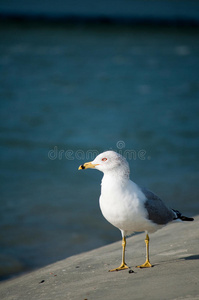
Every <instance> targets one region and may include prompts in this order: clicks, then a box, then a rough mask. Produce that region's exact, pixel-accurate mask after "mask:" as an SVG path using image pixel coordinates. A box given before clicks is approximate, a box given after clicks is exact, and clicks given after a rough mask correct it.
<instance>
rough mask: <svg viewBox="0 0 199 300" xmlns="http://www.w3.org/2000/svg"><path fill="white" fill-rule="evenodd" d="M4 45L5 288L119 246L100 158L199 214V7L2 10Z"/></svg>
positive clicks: (114, 4)
mask: <svg viewBox="0 0 199 300" xmlns="http://www.w3.org/2000/svg"><path fill="white" fill-rule="evenodd" d="M0 41H1V42H0V70H1V71H0V138H1V148H0V149H1V154H0V163H1V168H0V185H1V190H0V193H1V196H0V276H1V279H5V278H8V277H10V276H13V275H16V274H19V273H22V272H25V271H29V270H32V269H34V268H38V267H42V266H44V265H46V264H49V263H52V262H56V261H57V260H59V259H63V258H66V257H68V256H71V255H74V254H77V253H80V252H83V251H86V250H90V249H93V248H96V247H99V246H103V245H106V244H108V243H111V242H114V241H117V240H120V239H121V236H120V232H119V230H117V229H116V228H114V227H113V226H112V225H110V224H109V223H108V222H107V221H106V220H105V219H104V218H103V217H102V215H101V212H100V209H99V204H98V198H99V195H100V182H101V178H102V174H101V173H100V172H98V171H94V170H87V171H85V172H83V171H81V172H80V171H78V170H77V169H78V166H79V165H80V164H82V163H84V162H86V161H88V160H92V159H93V158H94V157H95V155H96V154H97V153H100V152H102V151H105V150H108V149H112V150H115V151H118V152H120V153H121V154H123V155H126V156H127V158H128V161H129V164H130V168H131V179H133V180H134V181H135V182H136V183H138V184H139V185H141V186H145V187H148V188H149V189H151V190H153V191H154V192H155V193H157V194H158V195H159V196H160V197H161V198H162V199H163V200H164V201H165V202H166V203H167V204H168V205H169V206H170V207H172V208H176V209H179V210H180V211H182V212H183V213H184V214H187V215H188V216H194V215H196V214H198V213H199V203H198V192H199V185H198V182H199V173H198V146H199V122H198V116H199V2H198V1H188V0H187V1H175V0H173V1H169V0H168V1H163V0H162V1H156V0H153V1H152V0H151V1H150V0H148V1H144V0H142V1H134V0H128V1H127V0H125V1H124V0H123V1H122V0H121V1H119V0H118V1H113V0H106V1H98V2H97V3H95V4H93V1H91V0H86V1H64V0H58V1H53V0H51V1H45V2H43V1H36V0H31V1H28V2H27V1H23V0H19V1H11V0H10V1H7V0H1V2H0ZM129 153H130V154H131V155H129ZM127 154H128V155H127ZM143 249H144V248H143ZM143 251H144V250H143Z"/></svg>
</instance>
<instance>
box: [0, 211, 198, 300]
mask: <svg viewBox="0 0 199 300" xmlns="http://www.w3.org/2000/svg"><path fill="white" fill-rule="evenodd" d="M113 230H115V229H114V228H113ZM150 238H151V239H150V246H151V247H150V254H151V255H150V256H151V263H152V264H153V265H154V267H153V268H150V269H136V268H135V266H136V265H138V264H141V263H143V262H144V260H145V243H144V239H145V234H144V233H143V234H140V235H136V236H133V237H131V238H128V239H127V251H126V262H127V264H128V265H129V266H130V267H131V268H132V270H134V273H129V271H128V270H124V271H119V272H113V273H111V272H108V270H109V269H110V268H114V267H118V266H119V264H120V262H121V242H117V243H114V244H111V245H108V246H105V247H102V248H99V249H96V250H93V251H90V252H86V253H82V254H80V255H76V256H72V257H69V258H67V259H65V260H63V261H59V262H57V263H54V264H52V265H49V266H47V267H44V268H42V269H40V270H37V271H34V272H32V273H29V274H25V275H22V276H20V277H17V278H14V279H11V280H8V281H4V282H1V284H0V299H1V300H33V299H34V300H40V299H41V300H51V299H53V300H54V299H60V300H63V299H77V300H84V299H88V300H91V299H104V300H105V299H114V300H117V299H118V300H119V299H120V300H121V299H125V300H128V299H147V300H150V299H151V300H156V299H157V300H160V299H161V300H164V299H165V300H170V299H172V300H175V299H178V300H182V299H189V300H191V299H192V300H196V299H199V216H197V217H195V221H194V222H186V223H181V222H177V223H175V224H171V225H169V226H167V227H164V228H163V229H161V230H159V231H158V232H156V233H154V234H151V236H150Z"/></svg>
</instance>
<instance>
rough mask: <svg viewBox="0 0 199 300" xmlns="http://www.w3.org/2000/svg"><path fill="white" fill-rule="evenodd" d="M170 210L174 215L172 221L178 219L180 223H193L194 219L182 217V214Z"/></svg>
mask: <svg viewBox="0 0 199 300" xmlns="http://www.w3.org/2000/svg"><path fill="white" fill-rule="evenodd" d="M172 210H173V212H174V213H175V214H176V218H174V220H177V219H180V220H182V221H194V218H189V217H185V216H182V214H181V213H180V212H179V211H178V210H175V209H172Z"/></svg>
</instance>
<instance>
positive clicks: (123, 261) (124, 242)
mask: <svg viewBox="0 0 199 300" xmlns="http://www.w3.org/2000/svg"><path fill="white" fill-rule="evenodd" d="M125 248H126V238H125V236H124V237H123V238H122V263H121V265H120V266H119V267H118V268H116V269H112V270H109V272H113V271H120V270H125V269H128V268H129V267H128V266H127V264H126V263H125Z"/></svg>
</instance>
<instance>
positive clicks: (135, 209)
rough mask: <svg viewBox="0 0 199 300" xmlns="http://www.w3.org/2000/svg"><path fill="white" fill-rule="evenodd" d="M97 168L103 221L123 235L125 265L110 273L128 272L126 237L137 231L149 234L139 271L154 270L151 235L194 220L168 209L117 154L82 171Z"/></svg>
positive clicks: (88, 164)
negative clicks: (100, 174)
mask: <svg viewBox="0 0 199 300" xmlns="http://www.w3.org/2000/svg"><path fill="white" fill-rule="evenodd" d="M88 168H91V169H97V170H99V171H101V172H103V173H104V176H103V178H102V183H101V195H100V198H99V204H100V209H101V212H102V214H103V216H104V218H105V219H106V220H107V221H108V222H110V223H111V224H112V225H113V226H115V227H117V228H118V229H120V231H121V234H122V263H121V265H120V266H119V267H117V268H115V269H112V270H109V271H110V272H112V271H120V270H125V269H128V268H129V267H128V265H127V264H126V262H125V249H126V237H127V236H129V235H131V234H133V233H135V232H144V231H145V232H146V238H145V244H146V261H145V263H144V264H142V265H140V266H137V268H149V267H152V265H151V263H150V260H149V233H153V232H155V231H157V230H158V229H160V228H162V227H163V226H165V225H167V224H168V223H170V222H172V221H174V220H181V221H193V220H194V219H193V218H188V217H185V216H183V215H182V214H181V213H180V212H179V211H177V210H174V209H170V208H168V207H167V206H166V205H165V204H164V202H163V201H162V200H161V199H160V198H159V197H158V196H156V195H155V194H154V193H152V192H151V191H149V190H147V189H145V188H141V187H139V186H138V185H137V184H136V183H134V182H133V181H131V180H130V178H129V175H130V169H129V164H128V162H127V160H126V159H125V158H124V157H123V156H122V155H120V154H119V153H117V152H114V151H106V152H103V153H101V154H99V155H98V156H97V157H96V158H95V159H94V160H93V161H91V162H86V163H84V164H82V165H80V166H79V170H84V169H88Z"/></svg>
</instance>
